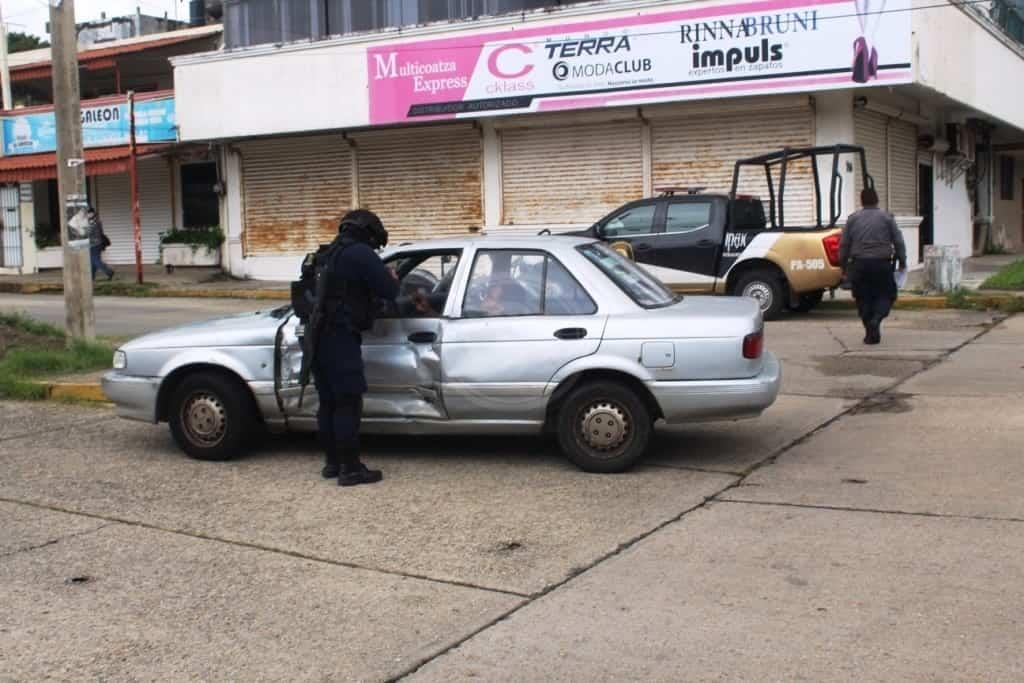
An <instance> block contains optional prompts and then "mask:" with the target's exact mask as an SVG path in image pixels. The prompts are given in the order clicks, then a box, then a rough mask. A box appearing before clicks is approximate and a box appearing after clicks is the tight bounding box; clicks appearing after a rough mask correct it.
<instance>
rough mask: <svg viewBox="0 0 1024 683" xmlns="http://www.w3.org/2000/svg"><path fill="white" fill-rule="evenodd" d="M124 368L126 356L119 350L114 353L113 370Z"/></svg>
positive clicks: (126, 362) (126, 363) (126, 361)
mask: <svg viewBox="0 0 1024 683" xmlns="http://www.w3.org/2000/svg"><path fill="white" fill-rule="evenodd" d="M126 367H128V355H127V354H126V353H125V352H124V351H121V350H120V349H118V350H117V351H114V369H115V370H124V369H125V368H126Z"/></svg>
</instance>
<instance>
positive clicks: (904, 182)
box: [889, 121, 918, 216]
mask: <svg viewBox="0 0 1024 683" xmlns="http://www.w3.org/2000/svg"><path fill="white" fill-rule="evenodd" d="M889 211H891V212H892V213H893V214H895V215H897V216H916V215H917V211H918V208H917V126H915V125H914V124H912V123H907V122H906V121H892V122H890V124H889Z"/></svg>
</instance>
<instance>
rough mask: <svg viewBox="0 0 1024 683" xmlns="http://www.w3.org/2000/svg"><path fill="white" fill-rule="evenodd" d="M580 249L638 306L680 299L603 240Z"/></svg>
mask: <svg viewBox="0 0 1024 683" xmlns="http://www.w3.org/2000/svg"><path fill="white" fill-rule="evenodd" d="M577 249H578V250H579V252H580V253H581V254H583V255H584V256H585V257H586V258H587V260H588V261H590V262H591V263H593V264H594V265H595V266H597V267H598V269H600V271H601V272H602V273H604V274H605V275H607V276H608V278H609V279H610V280H611V281H612V282H614V283H615V284H616V285H618V287H619V289H621V290H622V291H623V292H625V293H626V294H627V295H628V296H629V298H630V299H632V300H633V301H635V302H636V303H637V305H638V306H643V307H644V308H658V307H660V306H668V305H669V304H672V303H675V302H676V301H678V300H679V297H678V296H676V295H675V294H673V293H672V291H671V290H669V289H668V287H666V286H665V285H663V284H661V282H659V281H658V280H657V279H655V278H654V276H653V275H651V274H650V273H648V272H647V271H646V270H644V269H643V268H641V267H640V266H638V265H636V264H635V263H633V262H632V261H630V260H629V259H627V258H626V257H625V256H623V255H622V254H620V253H619V252H617V251H615V250H614V249H609V248H608V247H606V246H605V245H603V244H600V243H594V244H584V245H583V246H580V247H577Z"/></svg>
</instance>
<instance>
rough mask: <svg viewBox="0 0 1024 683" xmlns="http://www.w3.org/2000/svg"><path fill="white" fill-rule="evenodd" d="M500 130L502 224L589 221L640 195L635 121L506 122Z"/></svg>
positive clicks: (640, 166) (639, 144) (639, 140)
mask: <svg viewBox="0 0 1024 683" xmlns="http://www.w3.org/2000/svg"><path fill="white" fill-rule="evenodd" d="M500 135H501V173H502V176H501V185H502V223H503V224H504V225H559V224H562V225H567V224H568V225H572V224H586V225H589V224H591V223H593V222H594V221H596V220H598V219H599V218H601V217H602V216H604V215H605V214H606V213H608V212H610V211H613V210H614V209H616V208H618V207H619V206H621V205H622V204H623V203H625V202H628V201H633V200H634V199H639V198H641V197H642V196H643V143H642V137H641V135H642V134H641V125H640V122H639V121H621V122H615V123H587V124H577V125H561V126H547V127H543V128H510V129H507V130H502V131H500Z"/></svg>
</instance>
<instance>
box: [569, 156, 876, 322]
mask: <svg viewBox="0 0 1024 683" xmlns="http://www.w3.org/2000/svg"><path fill="white" fill-rule="evenodd" d="M847 154H854V155H857V156H859V158H860V168H861V172H862V173H863V182H864V187H873V186H874V180H873V179H872V178H871V176H870V175H869V174H868V172H867V165H866V160H865V158H864V150H863V148H861V147H856V146H853V145H836V146H829V147H809V148H799V149H795V148H786V149H783V150H781V151H777V152H773V153H770V154H765V155H762V156H759V157H752V158H750V159H742V160H740V161H737V162H736V166H735V171H734V174H733V184H732V190H731V191H730V192H729V194H703V193H702V192H701V190H702V189H703V188H685V187H684V188H665V189H662V190H660V196H658V197H651V198H646V199H640V200H637V201H633V202H629V203H628V204H625V205H624V206H622V207H620V208H619V209H617V210H615V211H613V212H612V213H610V214H608V215H607V216H605V217H604V218H602V219H601V220H599V221H598V222H597V223H595V224H594V225H593V226H591V227H590V228H589V229H587V230H584V231H581V232H576V233H574V234H577V235H581V236H587V237H593V238H596V239H600V240H603V241H605V242H607V243H609V246H611V247H612V248H614V249H616V250H617V251H619V252H620V253H622V254H624V255H625V256H628V257H629V258H631V259H633V260H635V261H636V262H637V263H639V264H641V265H643V266H644V268H646V269H647V270H648V271H650V272H651V273H652V274H653V275H655V276H656V277H658V278H659V279H660V280H661V281H662V282H664V283H665V284H666V285H668V286H669V287H671V288H672V289H675V290H677V291H682V292H693V293H707V294H711V293H715V294H729V295H734V296H748V297H752V298H754V299H756V300H757V301H758V303H759V304H760V306H761V310H762V312H763V313H764V316H765V317H766V318H773V317H777V316H778V315H779V314H780V313H781V312H782V311H783V310H785V309H788V310H790V311H797V312H807V311H809V310H811V309H812V308H814V307H815V306H816V305H818V303H820V302H821V300H822V297H823V295H824V293H825V291H826V290H834V289H835V288H836V287H838V286H839V284H840V281H841V280H842V274H841V271H840V267H839V241H840V238H841V235H842V230H841V228H840V227H838V226H837V222H838V220H839V218H840V213H841V211H842V208H841V206H840V201H839V197H840V196H841V192H842V182H843V181H842V175H841V174H840V173H839V160H840V158H841V157H842V156H843V155H847ZM828 156H831V169H832V174H831V175H832V177H831V182H830V188H829V195H828V196H829V201H828V203H829V206H828V215H827V216H823V215H822V203H823V202H822V193H821V187H820V182H819V177H820V175H821V173H820V172H819V167H820V166H822V165H823V164H822V160H824V161H825V162H826V164H825V166H826V167H827V161H828V159H827V158H825V157H828ZM807 158H810V160H811V163H812V165H813V168H814V171H815V173H814V174H813V175H814V194H815V204H816V211H815V215H816V219H817V221H816V224H815V225H811V226H795V227H794V226H787V225H786V223H785V216H784V213H783V208H782V207H783V198H784V193H785V189H786V168H787V166H788V165H789V164H792V163H793V162H794V161H797V160H801V159H807ZM745 166H761V167H763V168H764V171H765V174H766V177H767V178H768V194H769V198H768V210H767V211H766V210H765V203H764V202H763V201H762V200H761V199H760V198H757V197H752V196H747V195H742V194H738V193H737V185H738V181H739V176H740V169H741V168H743V167H745ZM773 176H777V177H778V187H777V190H776V187H775V182H774V181H773V180H772V178H773Z"/></svg>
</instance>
